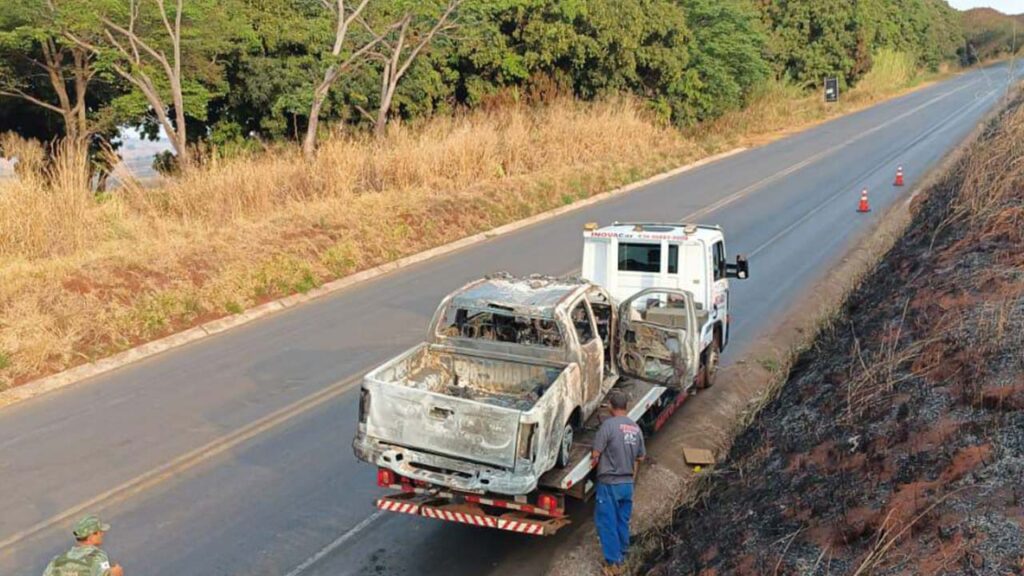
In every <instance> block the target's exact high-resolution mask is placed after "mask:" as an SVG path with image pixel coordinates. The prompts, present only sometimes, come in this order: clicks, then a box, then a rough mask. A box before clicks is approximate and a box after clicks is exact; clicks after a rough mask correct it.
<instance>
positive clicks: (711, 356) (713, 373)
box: [701, 334, 722, 389]
mask: <svg viewBox="0 0 1024 576" xmlns="http://www.w3.org/2000/svg"><path fill="white" fill-rule="evenodd" d="M721 357H722V344H721V340H719V336H718V334H715V338H714V339H713V340H712V341H711V345H710V346H708V349H707V351H706V352H704V378H702V379H701V388H702V389H708V388H711V387H712V386H714V385H715V382H716V381H717V380H718V363H719V361H720V359H721Z"/></svg>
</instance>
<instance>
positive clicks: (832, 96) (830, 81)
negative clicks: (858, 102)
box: [825, 78, 839, 102]
mask: <svg viewBox="0 0 1024 576" xmlns="http://www.w3.org/2000/svg"><path fill="white" fill-rule="evenodd" d="M838 100H839V78H825V102H836V101H838Z"/></svg>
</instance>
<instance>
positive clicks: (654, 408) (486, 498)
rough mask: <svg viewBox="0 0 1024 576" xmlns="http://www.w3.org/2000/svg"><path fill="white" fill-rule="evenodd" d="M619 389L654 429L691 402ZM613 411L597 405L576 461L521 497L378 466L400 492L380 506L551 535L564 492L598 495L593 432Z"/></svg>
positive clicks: (382, 481)
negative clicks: (455, 486) (454, 486)
mask: <svg viewBox="0 0 1024 576" xmlns="http://www.w3.org/2000/svg"><path fill="white" fill-rule="evenodd" d="M614 389H615V390H619V391H622V392H624V393H625V394H626V396H627V398H628V399H629V403H628V405H627V408H626V411H627V414H628V415H629V417H630V418H632V419H633V420H635V421H637V422H638V423H640V425H641V427H642V428H643V429H644V431H645V433H647V434H651V433H653V432H655V431H657V430H658V429H660V428H661V427H662V425H664V423H665V421H667V420H668V418H669V417H670V416H671V415H672V414H673V413H674V412H675V411H676V410H677V409H678V408H679V406H681V405H682V404H683V402H685V401H686V398H687V393H686V392H675V391H672V390H670V389H668V388H666V387H664V386H658V385H654V384H650V383H647V382H643V381H640V380H633V379H628V378H623V379H621V380H619V382H618V383H616V385H615V387H614ZM608 416H609V413H608V409H607V407H602V408H601V409H599V410H597V411H596V412H595V413H594V414H593V415H592V416H591V417H590V418H589V419H588V420H587V422H586V423H585V424H584V426H583V429H582V430H581V431H579V432H578V433H577V435H576V441H575V442H574V443H573V447H572V451H571V455H572V457H571V463H570V464H569V465H568V466H566V467H564V468H556V469H553V470H551V471H549V472H547V473H546V474H544V475H543V476H542V477H541V479H540V485H539V487H538V489H537V490H535V491H533V492H531V493H530V494H524V495H522V496H507V495H504V494H502V495H498V494H472V493H463V492H457V491H454V490H449V489H446V488H442V487H439V486H434V485H430V484H427V483H424V482H419V481H414V480H411V479H409V478H403V477H400V476H398V475H396V474H395V473H394V472H392V471H391V470H387V469H383V468H381V469H379V470H378V471H377V484H378V486H381V487H383V488H390V489H392V490H397V491H398V492H395V493H392V494H389V495H386V496H382V497H381V498H379V499H377V501H376V506H377V508H379V509H381V510H385V511H388V512H398V513H402V514H412V515H415V516H424V517H427V518H434V519H436V520H443V521H448V522H458V523H461V524H469V525H472V526H479V527H481V528H495V529H498V530H506V531H510V532H517V533H521V534H529V535H534V536H550V535H552V534H554V533H556V532H557V531H558V530H559V529H561V528H562V527H564V526H566V525H568V524H569V523H570V522H571V521H570V519H569V517H568V516H567V515H566V512H565V497H566V496H569V497H572V498H576V499H579V500H586V499H588V498H589V497H590V496H591V495H592V494H593V489H594V476H593V468H592V467H591V463H590V453H591V447H592V445H593V439H594V435H595V434H596V433H597V429H598V428H599V427H600V425H601V422H602V421H603V420H604V419H605V418H607V417H608Z"/></svg>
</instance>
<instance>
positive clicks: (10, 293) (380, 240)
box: [0, 86, 899, 388]
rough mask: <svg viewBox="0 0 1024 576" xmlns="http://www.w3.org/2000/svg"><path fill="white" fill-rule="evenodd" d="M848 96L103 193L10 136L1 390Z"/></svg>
mask: <svg viewBox="0 0 1024 576" xmlns="http://www.w3.org/2000/svg"><path fill="white" fill-rule="evenodd" d="M898 88H899V87H895V88H893V91H895V90H896V89H898ZM878 98H881V96H880V95H878V94H873V95H872V96H871V97H870V98H869V99H867V100H865V99H863V98H859V97H857V96H856V95H855V94H853V93H852V94H850V95H849V97H848V100H851V101H852V100H856V101H857V102H859V103H860V104H858V105H861V106H863V105H866V104H867V103H868V102H869V101H874V100H875V99H878ZM854 106H855V105H854V104H853V103H847V104H844V105H843V106H842V107H834V108H833V107H826V106H824V105H822V104H820V103H819V102H818V98H817V96H814V97H805V96H803V95H801V94H798V93H796V92H794V91H793V89H792V88H788V87H782V86H769V87H768V88H766V89H765V92H764V93H763V94H762V95H760V96H759V97H758V98H757V99H756V100H755V102H754V104H753V106H752V107H751V108H750V109H748V110H745V111H740V112H736V113H734V114H731V115H729V116H727V117H725V118H722V119H719V120H718V121H716V122H713V123H711V124H709V125H708V126H705V127H704V128H703V129H702V130H701V131H700V132H697V131H694V132H692V133H689V134H683V133H680V132H677V131H674V130H671V129H669V128H665V127H662V126H659V125H657V124H656V123H655V122H654V121H653V120H652V119H651V118H650V117H649V116H648V115H647V114H646V113H645V111H644V110H643V107H642V106H640V105H638V104H636V103H635V102H632V101H629V100H615V101H608V102H602V103H597V104H589V105H587V104H580V103H576V102H569V101H558V102H555V103H552V104H550V105H548V106H545V107H542V108H536V109H527V108H521V107H516V108H510V109H505V110H498V111H493V110H492V111H481V112H475V113H471V114H466V115H460V116H457V117H453V118H437V119H433V120H430V121H428V122H424V123H422V124H419V125H414V126H392V127H391V129H390V130H389V132H388V134H387V136H386V137H385V138H384V139H382V140H373V139H370V138H368V137H364V136H353V135H337V136H336V137H334V138H332V139H330V140H329V141H328V142H325V143H324V144H323V146H322V149H321V153H320V155H319V157H318V158H317V160H316V161H315V162H314V163H313V164H308V163H306V162H304V161H303V160H302V159H301V158H300V157H299V155H298V154H297V152H296V151H295V150H292V149H290V148H280V149H276V150H273V151H271V152H268V153H266V154H262V155H259V156H256V157H250V158H239V159H235V160H231V161H220V162H217V163H212V164H210V165H208V166H206V167H204V168H202V169H201V170H199V171H197V172H195V173H193V174H190V175H188V176H185V177H182V178H179V179H175V180H172V181H169V182H165V183H164V184H163V185H161V186H160V187H158V188H155V189H143V188H142V187H140V186H139V185H137V184H134V183H132V182H130V181H129V182H128V184H126V185H125V186H124V187H123V188H121V189H119V190H118V191H116V192H115V193H113V194H110V195H104V196H102V197H99V198H97V197H94V196H93V195H92V194H90V193H89V192H88V188H87V186H86V185H85V184H86V183H85V165H84V156H83V155H82V154H81V153H80V151H79V150H77V149H75V148H74V147H73V146H70V145H62V149H60V150H58V154H56V158H57V160H56V162H54V163H52V164H51V165H46V164H45V162H44V160H43V158H44V157H45V155H44V154H42V149H41V148H40V147H39V146H38V145H35V144H33V143H30V142H25V141H23V140H20V139H18V138H16V137H12V136H10V135H7V136H4V137H3V139H2V140H0V148H2V150H3V153H4V155H6V156H9V157H11V156H13V157H17V158H19V160H20V161H21V164H20V166H19V167H18V168H19V170H18V171H19V178H18V179H17V180H14V181H5V182H2V183H0V388H3V387H4V386H8V385H11V384H17V383H20V382H24V381H26V380H28V379H31V378H34V377H38V376H41V375H44V374H47V373H52V372H55V371H59V370H62V369H66V368H68V367H71V366H73V365H76V364H80V363H82V362H85V361H89V360H93V359H96V358H100V357H103V356H106V355H109V354H112V353H114V352H117V351H119V350H123V349H126V348H128V347H131V346H133V345H137V344H139V343H141V342H145V341H147V340H151V339H154V338H157V337H160V336H163V335H166V334H168V333H171V332H174V331H176V330H180V329H182V328H185V327H187V326H190V325H194V324H196V323H198V322H202V321H205V320H210V319H213V318H216V317H219V316H224V315H227V314H233V313H238V312H240V311H242V310H243V309H245V308H247V307H250V306H252V305H254V304H257V303H260V302H262V301H266V300H269V299H272V298H275V297H279V296H282V295H285V294H289V293H295V292H304V291H308V290H310V289H312V288H314V287H316V286H318V285H319V284H321V283H323V282H324V281H326V280H329V279H333V278H337V277H341V276H345V275H348V274H351V273H353V272H356V271H358V270H361V269H365V268H368V267H371V266H375V265H378V264H381V263H384V262H387V261H390V260H394V259H396V258H399V257H401V256H404V255H408V254H412V253H416V252H418V251H422V250H424V249H427V248H430V247H433V246H437V245H439V244H443V243H445V242H449V241H452V240H455V239H458V238H462V237H465V236H467V235H470V234H473V233H477V232H480V231H483V230H487V229H490V228H493V227H496V226H499V225H501V224H505V223H508V222H511V221H514V220H517V219H521V218H524V217H527V216H530V215H533V214H536V213H538V212H541V211H544V210H547V209H551V208H553V207H557V206H561V205H565V204H568V203H571V202H574V201H576V200H579V199H582V198H585V197H588V196H590V195H593V194H595V193H598V192H602V191H605V190H608V189H610V188H612V187H615V186H618V185H622V184H625V183H627V182H632V181H636V180H639V179H641V178H644V177H646V176H649V175H652V174H655V173H658V172H661V171H664V170H666V169H669V168H672V167H676V166H679V165H681V164H685V163H687V162H689V161H692V160H694V159H696V158H698V157H700V156H704V155H706V154H708V153H710V152H713V151H715V150H718V149H722V148H725V147H727V146H731V145H735V143H737V142H741V141H750V140H751V139H752V138H762V139H763V138H764V137H765V135H767V134H771V133H776V134H777V133H779V131H780V130H783V129H784V128H787V127H791V126H793V124H794V118H798V119H800V121H801V122H802V123H805V124H806V123H810V122H813V121H816V120H822V119H825V118H827V117H829V116H833V115H837V114H840V113H843V112H847V111H849V110H851V109H852V108H853V107H854ZM481 272H484V271H481Z"/></svg>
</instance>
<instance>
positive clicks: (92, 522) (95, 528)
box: [74, 514, 110, 539]
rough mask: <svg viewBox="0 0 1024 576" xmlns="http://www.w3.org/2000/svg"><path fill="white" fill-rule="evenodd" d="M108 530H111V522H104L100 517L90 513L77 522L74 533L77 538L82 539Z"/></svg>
mask: <svg viewBox="0 0 1024 576" xmlns="http://www.w3.org/2000/svg"><path fill="white" fill-rule="evenodd" d="M108 530H110V524H104V523H103V522H100V519H99V518H97V517H95V516H93V515H92V514H90V515H88V516H85V517H83V518H82V519H81V520H79V521H78V522H76V523H75V530H74V535H75V538H78V539H82V538H88V537H89V536H92V535H93V534H95V533H97V532H106V531H108Z"/></svg>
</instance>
